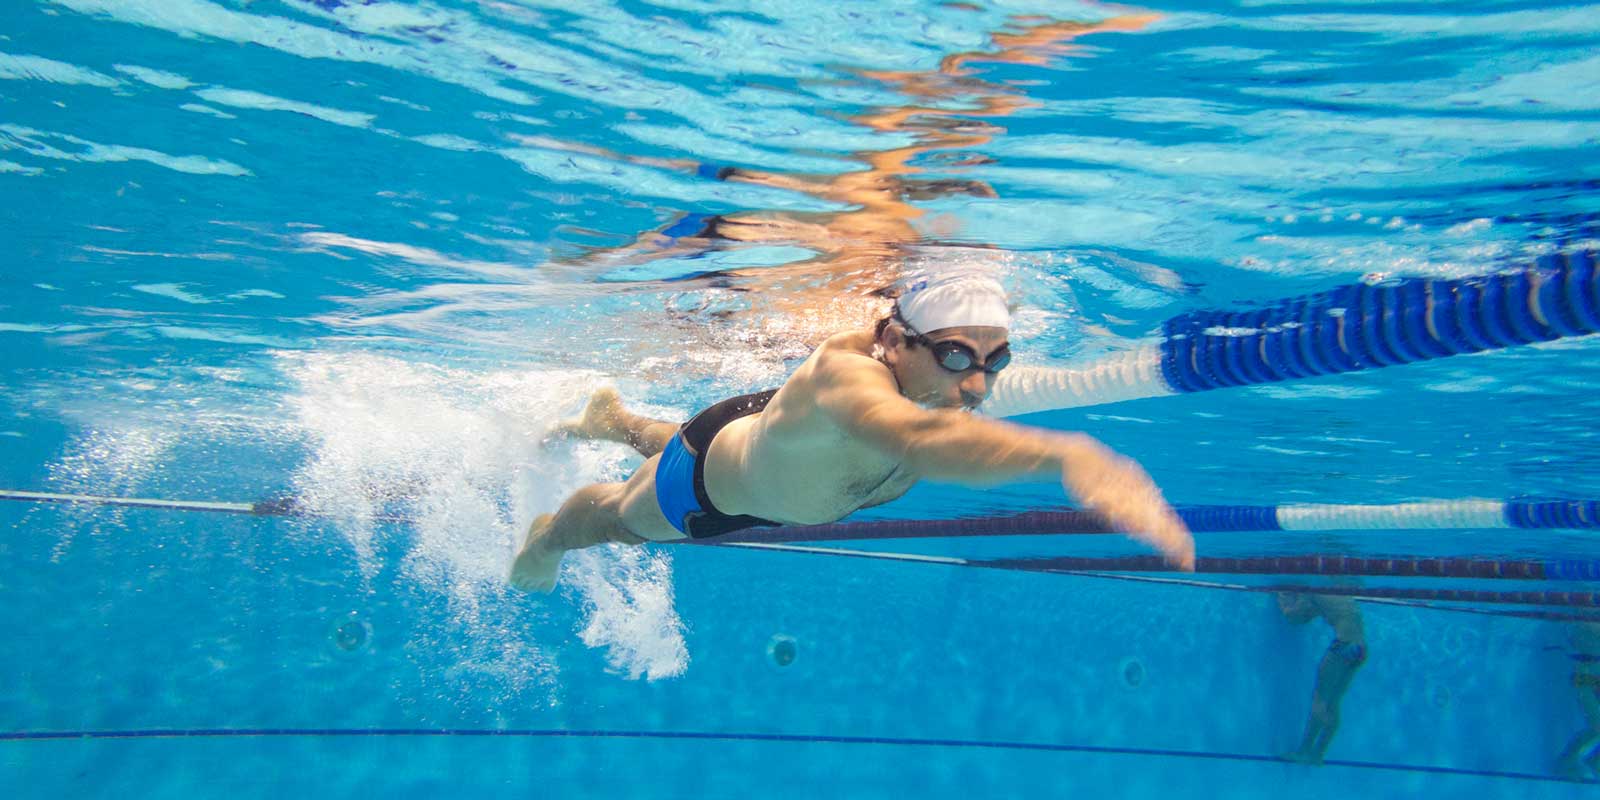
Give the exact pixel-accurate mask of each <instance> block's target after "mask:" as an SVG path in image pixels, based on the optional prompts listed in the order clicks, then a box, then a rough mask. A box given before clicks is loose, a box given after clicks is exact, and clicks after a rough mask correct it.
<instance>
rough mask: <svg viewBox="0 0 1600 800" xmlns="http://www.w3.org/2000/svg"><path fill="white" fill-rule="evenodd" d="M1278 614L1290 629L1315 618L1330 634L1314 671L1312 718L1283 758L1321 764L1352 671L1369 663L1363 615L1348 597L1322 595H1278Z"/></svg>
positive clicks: (1330, 740) (1335, 727) (1335, 728)
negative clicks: (1320, 661)
mask: <svg viewBox="0 0 1600 800" xmlns="http://www.w3.org/2000/svg"><path fill="white" fill-rule="evenodd" d="M1278 610H1279V611H1281V612H1283V616H1284V617H1285V618H1286V619H1288V620H1289V622H1290V624H1293V625H1304V624H1306V623H1307V622H1310V621H1312V620H1314V619H1317V618H1318V617H1321V618H1322V619H1324V620H1326V621H1327V623H1328V625H1329V626H1330V627H1332V628H1333V641H1332V642H1330V643H1329V644H1328V649H1327V651H1326V652H1324V653H1323V654H1322V663H1320V664H1318V665H1317V685H1316V688H1315V689H1313V690H1312V692H1311V716H1310V717H1309V718H1308V719H1307V720H1306V731H1305V735H1304V736H1302V737H1301V739H1300V746H1299V747H1298V748H1295V750H1294V751H1293V752H1291V753H1289V754H1288V755H1285V756H1284V758H1285V759H1286V760H1289V761H1297V762H1299V763H1301V764H1321V763H1322V756H1323V754H1324V753H1326V752H1328V745H1329V744H1332V743H1333V735H1334V734H1335V733H1338V731H1339V706H1340V704H1341V703H1342V702H1343V701H1344V693H1345V692H1346V691H1348V690H1349V689H1350V681H1351V680H1353V679H1354V678H1355V676H1356V670H1359V669H1361V665H1362V664H1365V663H1366V661H1367V636H1366V630H1365V627H1364V626H1363V625H1362V623H1361V611H1360V609H1358V608H1357V607H1356V603H1355V601H1354V600H1352V599H1350V598H1348V597H1340V596H1337V595H1322V594H1292V593H1289V592H1280V593H1279V594H1278Z"/></svg>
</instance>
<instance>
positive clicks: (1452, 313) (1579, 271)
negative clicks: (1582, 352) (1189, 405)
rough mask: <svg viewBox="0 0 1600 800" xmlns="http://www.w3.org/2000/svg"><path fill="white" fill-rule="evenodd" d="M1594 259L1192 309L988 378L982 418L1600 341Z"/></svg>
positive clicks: (1543, 259)
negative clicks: (1080, 354)
mask: <svg viewBox="0 0 1600 800" xmlns="http://www.w3.org/2000/svg"><path fill="white" fill-rule="evenodd" d="M1597 272H1600V267H1597V266H1596V256H1595V252H1594V251H1593V250H1578V251H1574V252H1570V253H1552V254H1549V255H1544V256H1540V257H1538V258H1537V259H1535V260H1534V261H1533V263H1532V264H1529V265H1528V266H1526V267H1523V268H1521V269H1517V270H1510V271H1506V272H1501V273H1497V274H1494V275H1479V276H1474V277H1469V278H1454V279H1444V280H1434V279H1423V278H1408V279H1403V280H1398V281H1394V282H1391V283H1384V284H1379V285H1368V284H1359V285H1353V286H1340V287H1338V288H1335V289H1331V290H1328V291H1325V292H1321V293H1319V294H1314V295H1308V296H1305V297H1296V298H1290V299H1286V300H1280V301H1277V302H1275V303H1272V304H1270V305H1267V306H1266V307H1263V308H1258V309H1255V310H1248V311H1229V310H1222V309H1206V310H1196V311H1191V312H1188V313H1185V314H1180V315H1178V316H1176V317H1173V318H1171V319H1169V320H1167V321H1166V322H1165V323H1163V324H1162V326H1161V331H1162V337H1161V338H1160V339H1151V340H1149V341H1144V342H1138V343H1135V346H1134V347H1133V348H1132V349H1128V350H1124V351H1118V352H1116V353H1113V354H1110V355H1107V356H1105V357H1103V358H1101V359H1098V360H1096V361H1093V362H1090V363H1087V364H1083V365H1075V366H1072V367H1056V366H1027V365H1019V366H1014V367H1012V368H1010V369H1007V370H1006V371H1005V372H1003V373H1001V374H1000V377H999V378H998V379H997V380H996V381H995V384H994V392H993V394H992V395H991V396H990V397H989V399H988V400H987V401H986V402H985V403H984V405H983V407H982V410H983V412H984V413H986V414H990V415H993V416H998V417H1013V416H1020V415H1022V414H1030V413H1035V412H1039V411H1047V410H1052V409H1063V408H1081V407H1084V406H1094V405H1102V404H1106V403H1116V402H1121V401H1124V400H1134V399H1138V398H1144V397H1160V396H1163V395H1171V394H1188V393H1193V392H1204V391H1210V390H1212V389H1223V388H1228V387H1236V386H1255V385H1260V384H1266V383H1275V382H1278V381H1289V380H1300V379H1305V378H1316V377H1321V376H1325V375H1336V374H1340V373H1345V372H1356V371H1360V370H1369V369H1381V368H1383V367H1391V366H1395V365H1399V364H1410V363H1414V362H1418V361H1427V360H1431V359H1437V358H1445V357H1448V356H1453V355H1459V354H1462V353H1477V352H1482V351H1485V350H1497V349H1501V348H1505V347H1512V346H1516V345H1523V344H1533V343H1535V342H1548V341H1552V340H1555V339H1560V338H1563V337H1569V336H1586V335H1589V334H1594V333H1600V275H1597Z"/></svg>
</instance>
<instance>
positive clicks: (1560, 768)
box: [1556, 755, 1593, 781]
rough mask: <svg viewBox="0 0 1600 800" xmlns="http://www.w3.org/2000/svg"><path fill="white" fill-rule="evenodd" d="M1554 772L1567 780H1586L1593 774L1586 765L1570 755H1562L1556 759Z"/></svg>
mask: <svg viewBox="0 0 1600 800" xmlns="http://www.w3.org/2000/svg"><path fill="white" fill-rule="evenodd" d="M1556 774H1557V775H1559V776H1561V777H1563V778H1566V779H1567V780H1569V781H1586V780H1589V778H1590V777H1592V775H1593V773H1591V772H1590V767H1588V765H1586V764H1585V763H1584V762H1583V761H1582V760H1580V759H1578V758H1577V757H1576V756H1570V755H1563V756H1562V757H1561V758H1560V759H1559V760H1557V761H1556Z"/></svg>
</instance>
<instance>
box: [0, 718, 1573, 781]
mask: <svg viewBox="0 0 1600 800" xmlns="http://www.w3.org/2000/svg"><path fill="white" fill-rule="evenodd" d="M319 737H321V738H335V737H338V738H386V739H396V738H445V737H462V738H486V739H499V738H507V739H665V740H690V741H721V742H769V743H782V744H840V745H866V746H873V745H877V746H888V747H913V748H930V747H931V748H963V749H979V750H1020V751H1034V752H1049V753H1087V754H1094V755H1126V756H1145V757H1155V758H1197V759H1206V760H1212V761H1242V762H1256V763H1266V764H1289V763H1291V762H1287V761H1285V760H1284V759H1282V758H1279V757H1276V756H1268V755H1259V754H1255V753H1229V752H1221V751H1212V750H1172V749H1167V748H1152V747H1112V746H1105V745H1087V744H1068V743H1055V742H1023V741H1004V740H993V739H931V738H929V739H923V738H909V737H898V736H840V735H826V734H801V733H742V732H713V731H647V730H563V729H559V728H170V729H169V728H146V729H137V730H67V731H0V741H13V742H16V741H24V742H27V741H31V742H38V741H63V740H68V741H84V740H108V739H109V740H129V739H217V738H319ZM1323 766H1324V767H1348V768H1352V769H1370V770H1384V771H1389V772H1420V773H1428V774H1433V775H1453V776H1460V777H1470V778H1498V779H1507V780H1521V781H1543V782H1549V783H1596V781H1588V780H1572V779H1570V778H1563V777H1560V776H1558V775H1541V774H1539V773H1532V772H1510V771H1504V770H1483V769H1470V768H1466V767H1444V766H1435V765H1431V764H1393V763H1389V762H1383V761H1349V760H1341V759H1329V760H1327V761H1324V762H1323Z"/></svg>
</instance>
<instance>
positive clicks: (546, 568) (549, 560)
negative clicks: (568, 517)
mask: <svg viewBox="0 0 1600 800" xmlns="http://www.w3.org/2000/svg"><path fill="white" fill-rule="evenodd" d="M554 519H555V515H554V514H540V515H539V516H538V518H537V519H535V520H534V521H533V524H532V525H529V526H528V536H527V538H525V539H524V540H523V542H522V549H521V550H518V551H517V558H516V560H515V561H512V562H511V585H512V586H515V587H516V588H518V589H521V590H523V591H525V592H544V593H546V594H548V593H550V592H553V591H555V589H556V578H557V576H559V575H560V574H561V555H562V552H563V551H561V550H558V549H551V548H549V547H547V546H546V545H545V541H544V539H545V534H546V533H547V532H549V530H550V522H551V520H554Z"/></svg>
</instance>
